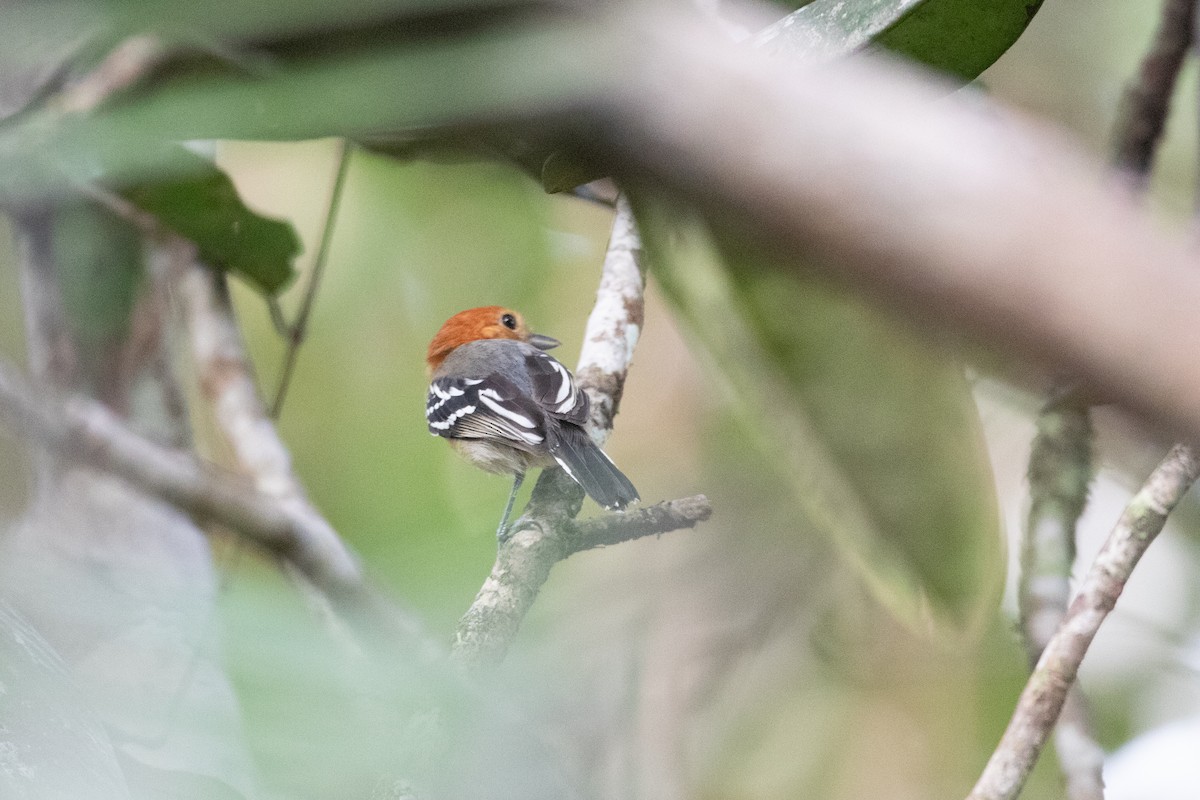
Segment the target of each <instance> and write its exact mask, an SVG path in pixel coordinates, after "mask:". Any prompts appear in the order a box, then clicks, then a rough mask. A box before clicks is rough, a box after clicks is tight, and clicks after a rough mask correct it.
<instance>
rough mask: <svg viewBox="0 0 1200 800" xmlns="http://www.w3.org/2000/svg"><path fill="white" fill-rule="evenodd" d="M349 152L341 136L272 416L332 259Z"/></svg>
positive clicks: (347, 142) (275, 415) (280, 406)
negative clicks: (310, 272)
mask: <svg viewBox="0 0 1200 800" xmlns="http://www.w3.org/2000/svg"><path fill="white" fill-rule="evenodd" d="M350 153H351V149H350V140H349V139H342V140H341V144H340V147H339V148H338V162H337V172H336V173H335V174H334V178H333V188H332V189H331V190H330V192H329V205H328V206H327V207H326V209H325V227H324V228H323V229H322V230H321V244H320V245H319V246H318V247H317V257H316V259H315V260H314V261H313V266H312V274H311V275H310V276H309V279H308V285H307V286H306V287H305V288H304V299H303V300H302V301H301V303H300V311H299V313H298V314H297V316H296V322H295V323H294V324H293V325H292V326H291V327H290V328H289V329H288V331H287V334H288V343H287V352H286V354H285V355H284V357H283V368H282V369H281V370H280V373H279V386H278V387H277V388H276V389H275V399H274V400H273V401H272V402H271V418H272V419H279V415H280V414H281V413H283V404H284V401H286V400H287V392H288V387H289V386H290V385H291V383H292V375H293V374H294V372H295V370H296V361H297V360H298V359H299V358H300V345H301V344H303V343H304V339H305V337H307V336H308V323H309V320H310V319H311V318H312V310H313V305H314V304H315V303H316V299H317V290H318V289H319V288H320V286H321V277H322V276H323V275H324V274H325V263H326V261H327V260H328V259H329V248H330V245H331V243H332V242H333V229H334V227H335V226H336V224H337V217H338V210H339V209H340V208H341V207H342V190H343V188H344V187H345V185H346V175H347V174H349V172H350ZM276 309H278V306H274V307H273V313H274V312H275V310H276Z"/></svg>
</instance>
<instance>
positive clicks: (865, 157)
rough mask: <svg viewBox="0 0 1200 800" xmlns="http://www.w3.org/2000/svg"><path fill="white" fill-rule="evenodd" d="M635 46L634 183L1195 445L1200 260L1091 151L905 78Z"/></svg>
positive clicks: (880, 68) (707, 50)
mask: <svg viewBox="0 0 1200 800" xmlns="http://www.w3.org/2000/svg"><path fill="white" fill-rule="evenodd" d="M638 30H639V33H640V34H641V36H640V38H639V39H638V42H639V44H638V46H637V47H636V49H635V52H634V53H633V54H631V55H629V58H630V59H631V62H632V63H630V64H627V65H626V69H627V70H628V72H629V73H631V74H634V75H651V74H653V75H654V76H655V78H654V80H637V79H632V80H626V81H624V82H623V83H622V84H621V85H620V87H619V88H617V89H615V90H614V91H615V93H616V96H615V97H612V98H609V103H608V105H607V106H606V108H608V109H609V110H610V111H609V113H608V114H607V115H606V116H604V117H603V118H602V119H600V120H598V123H597V124H598V126H599V132H600V137H599V141H600V144H599V145H598V146H599V147H601V148H602V149H603V151H604V153H603V154H598V157H604V155H605V154H607V157H608V158H609V159H610V161H611V162H615V167H616V171H617V174H618V176H619V177H622V178H624V179H625V180H626V182H627V183H630V184H633V185H637V182H638V181H641V182H643V183H642V185H645V184H647V183H648V184H650V185H652V186H654V187H655V189H656V190H658V191H660V192H661V191H667V192H670V193H672V194H673V195H675V196H682V197H685V198H686V199H687V201H688V202H690V203H695V204H696V205H698V206H699V207H700V208H702V209H703V210H705V211H706V212H707V214H708V215H709V217H710V219H712V220H714V221H715V222H716V224H718V225H719V226H721V227H722V228H723V229H725V230H728V231H735V232H736V233H737V234H738V235H739V238H738V241H741V242H746V243H752V244H753V246H755V247H758V248H761V249H762V250H764V251H767V252H769V253H771V254H772V255H773V256H775V257H773V258H771V259H767V262H768V265H769V266H768V268H773V269H780V270H783V271H798V270H804V271H805V272H806V274H811V272H812V270H813V269H814V268H815V269H817V270H820V272H821V274H823V275H824V276H827V277H828V278H830V279H833V280H835V281H837V282H838V283H840V284H841V285H843V286H849V287H850V288H852V289H854V290H855V291H857V292H858V293H859V294H860V295H861V296H863V297H865V298H866V299H868V300H870V301H872V302H873V303H875V304H877V305H880V306H883V307H885V308H886V309H888V310H889V311H890V312H891V313H894V314H902V315H904V316H905V317H906V318H908V319H911V320H913V321H914V322H916V323H919V324H921V325H923V326H925V327H926V328H928V329H933V330H935V331H942V332H949V333H951V334H953V335H954V336H956V337H958V338H960V339H966V340H968V341H970V342H972V343H975V344H977V345H979V346H981V347H984V348H986V349H987V350H988V351H989V352H992V353H1000V354H1003V355H1006V356H1011V357H1013V358H1014V359H1018V360H1020V361H1021V362H1022V363H1026V364H1031V365H1035V366H1037V367H1040V368H1043V369H1048V370H1050V371H1052V372H1057V373H1060V374H1062V373H1065V374H1071V375H1075V376H1078V377H1079V379H1080V380H1081V381H1082V382H1083V383H1084V384H1085V385H1086V386H1088V387H1089V388H1093V389H1096V390H1099V391H1100V392H1101V394H1102V395H1103V396H1105V397H1106V398H1112V399H1114V400H1119V401H1121V402H1123V403H1125V404H1127V405H1128V406H1129V407H1131V408H1133V409H1135V410H1137V411H1139V412H1141V413H1143V414H1146V415H1148V416H1150V417H1152V418H1155V419H1156V420H1158V421H1160V422H1166V423H1168V424H1169V425H1170V426H1172V427H1173V428H1175V429H1176V430H1181V431H1188V432H1189V433H1191V434H1194V435H1200V406H1197V404H1196V403H1195V398H1196V397H1197V396H1200V361H1198V360H1197V359H1196V358H1195V353H1196V352H1197V351H1200V328H1197V326H1196V325H1195V308H1197V307H1200V274H1198V273H1197V270H1196V269H1195V258H1194V254H1193V253H1192V252H1191V251H1190V249H1189V248H1188V247H1187V246H1186V244H1185V242H1184V241H1183V238H1182V237H1170V236H1164V235H1163V234H1162V233H1161V231H1159V230H1156V228H1155V226H1154V225H1153V223H1152V222H1151V220H1150V218H1149V217H1148V215H1146V214H1144V213H1142V212H1141V211H1140V210H1139V209H1137V208H1136V207H1135V205H1134V204H1133V203H1132V202H1130V200H1129V198H1128V197H1127V196H1125V194H1124V193H1122V192H1120V191H1116V190H1114V188H1113V186H1112V184H1111V179H1110V178H1106V177H1104V176H1103V175H1102V174H1101V171H1100V169H1099V167H1098V165H1096V164H1095V163H1094V162H1091V163H1089V162H1088V161H1087V160H1085V159H1084V158H1083V157H1082V156H1081V152H1080V150H1079V149H1078V148H1077V147H1076V146H1074V145H1072V144H1070V143H1068V142H1066V141H1065V140H1063V139H1062V138H1061V137H1060V136H1059V135H1057V134H1054V133H1052V132H1050V131H1049V130H1047V129H1045V128H1041V127H1037V126H1035V125H1033V124H1031V123H1030V122H1029V121H1028V120H1025V119H1021V118H1018V117H1017V116H1016V115H1014V114H1009V113H1007V112H1005V111H1004V110H1003V109H1002V108H999V107H997V106H995V105H993V104H990V103H987V102H986V101H981V100H980V99H979V98H969V99H968V98H956V97H950V98H948V97H946V96H945V87H942V86H940V85H938V84H936V83H934V82H933V81H932V80H931V79H930V78H929V76H927V75H921V74H918V73H917V72H916V71H914V70H911V69H908V68H905V67H903V66H901V65H898V64H896V63H893V62H888V63H887V64H886V65H885V64H882V63H880V62H878V61H876V60H874V59H872V58H865V57H864V58H854V59H847V60H844V61H839V62H836V63H831V64H827V65H822V66H819V67H811V66H809V67H806V66H805V65H804V64H802V63H798V62H796V61H795V60H792V59H789V58H783V57H779V58H774V59H772V58H768V57H766V56H765V55H763V54H761V53H757V52H755V51H753V50H750V49H746V48H735V47H732V46H730V45H729V44H728V42H725V41H724V40H723V39H722V38H721V37H720V36H717V35H715V34H714V33H713V32H712V31H711V30H708V29H707V28H706V27H704V26H703V25H701V24H699V23H696V22H689V21H688V20H685V19H677V18H674V17H673V18H671V19H670V20H668V21H666V22H664V21H663V20H661V19H659V20H657V21H651V22H645V23H643V24H642V25H640V26H639V28H638ZM654 31H663V32H664V33H661V34H660V35H657V36H655V35H654V33H653V32H654ZM666 31H669V32H670V33H669V35H668V34H667V33H665V32H666ZM638 54H644V55H638ZM639 59H640V60H639ZM746 142H753V143H754V146H753V147H747V146H746ZM897 209H903V213H897ZM792 254H796V255H798V256H800V257H798V258H793V257H791V256H792ZM1081 287H1091V288H1090V289H1089V290H1087V291H1082V290H1081ZM1131 309H1136V310H1137V312H1136V313H1131ZM1148 319H1152V320H1154V322H1155V324H1154V325H1147V324H1146V323H1145V321H1146V320H1148Z"/></svg>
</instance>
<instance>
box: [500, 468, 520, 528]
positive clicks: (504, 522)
mask: <svg viewBox="0 0 1200 800" xmlns="http://www.w3.org/2000/svg"><path fill="white" fill-rule="evenodd" d="M524 480H525V473H524V472H518V473H517V477H515V478H513V487H512V491H511V492H509V493H508V503H506V504H505V506H504V516H503V517H501V518H500V527H499V528H497V529H496V538H497V539H499V540H500V541H502V542H503V541H504V540H505V539H507V538H508V515H509V514H511V513H512V507H513V502H514V501H515V500H516V499H517V491H518V490H520V488H521V483H522V482H524Z"/></svg>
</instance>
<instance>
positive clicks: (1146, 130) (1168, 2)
mask: <svg viewBox="0 0 1200 800" xmlns="http://www.w3.org/2000/svg"><path fill="white" fill-rule="evenodd" d="M1195 14H1196V0H1164V2H1163V8H1162V17H1161V19H1160V21H1159V24H1158V30H1157V31H1156V33H1155V35H1154V41H1153V42H1152V43H1151V45H1150V51H1149V52H1148V53H1147V54H1146V56H1145V57H1144V58H1143V59H1142V62H1141V65H1140V67H1139V68H1138V74H1137V78H1136V79H1135V80H1134V81H1133V82H1132V83H1130V85H1129V86H1128V87H1127V88H1126V89H1125V94H1124V97H1123V98H1122V103H1121V118H1120V120H1119V121H1118V125H1117V131H1118V133H1117V138H1116V142H1115V152H1114V159H1113V160H1114V161H1115V163H1116V165H1117V167H1119V168H1121V169H1123V170H1126V171H1127V173H1128V174H1129V176H1130V179H1131V180H1132V181H1133V184H1134V188H1138V189H1140V188H1144V187H1145V183H1146V179H1147V177H1148V175H1149V174H1150V168H1151V166H1152V165H1153V163H1154V154H1155V152H1156V150H1157V149H1158V142H1159V139H1161V138H1162V133H1163V130H1164V129H1165V128H1166V124H1167V117H1168V115H1169V114H1170V111H1171V95H1172V94H1173V93H1174V90H1175V82H1176V80H1177V79H1178V77H1179V70H1180V68H1181V67H1182V66H1183V59H1184V57H1185V56H1186V55H1187V52H1188V50H1189V49H1190V48H1191V45H1192V37H1193V35H1194V30H1193V27H1194V24H1195V23H1194V18H1195Z"/></svg>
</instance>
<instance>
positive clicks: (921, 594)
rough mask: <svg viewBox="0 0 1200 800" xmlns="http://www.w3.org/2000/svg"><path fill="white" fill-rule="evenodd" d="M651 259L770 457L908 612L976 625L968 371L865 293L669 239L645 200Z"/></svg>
mask: <svg viewBox="0 0 1200 800" xmlns="http://www.w3.org/2000/svg"><path fill="white" fill-rule="evenodd" d="M640 211H641V220H642V222H643V234H644V237H645V240H646V243H647V247H648V252H649V254H650V259H651V266H652V268H653V269H654V270H655V274H656V275H657V276H658V277H659V279H660V280H661V282H662V284H663V285H664V287H665V289H666V291H667V294H668V296H669V297H670V299H671V301H672V302H673V303H674V305H675V307H676V309H677V311H678V313H679V314H680V316H681V317H682V319H683V321H684V323H685V325H686V326H687V327H688V328H689V329H690V331H691V333H692V335H693V336H694V337H695V338H696V339H697V340H698V342H699V344H700V345H701V347H702V349H703V351H704V352H705V353H706V354H707V356H708V357H709V358H710V359H711V361H712V364H713V366H714V368H715V370H716V371H717V373H718V374H719V375H720V376H721V378H723V380H724V383H725V385H726V387H727V388H728V390H729V391H730V393H731V394H732V395H733V398H734V402H735V404H736V411H737V412H738V414H739V415H740V416H741V417H742V421H743V423H744V424H745V427H746V430H747V432H748V433H749V434H750V437H751V439H752V441H753V442H754V443H755V444H756V445H757V446H758V447H759V448H760V449H761V451H762V454H763V456H764V458H763V463H764V464H765V465H768V468H771V469H775V470H778V471H779V472H780V473H782V474H783V475H784V476H785V477H786V478H787V479H788V480H789V481H790V483H791V486H792V487H793V490H794V491H793V497H794V499H795V502H796V506H797V508H798V509H799V510H800V511H801V513H802V514H803V516H804V518H805V519H806V520H807V522H808V524H809V525H811V526H812V527H813V528H814V529H816V530H817V531H819V532H821V533H823V534H825V535H827V536H829V537H831V538H832V539H833V541H834V542H835V543H836V544H837V545H838V546H839V548H840V550H841V552H842V553H843V555H845V556H846V557H847V558H848V560H849V562H850V563H851V564H852V565H854V566H855V567H857V568H858V569H859V570H860V571H861V573H862V574H863V575H864V577H865V578H866V581H867V583H868V584H869V586H870V587H871V588H872V590H873V591H874V592H875V594H876V595H877V596H878V597H879V598H880V599H881V600H882V601H883V602H884V603H885V604H886V605H887V606H888V607H889V608H891V609H892V610H893V611H894V612H895V613H896V614H897V615H898V616H899V617H900V618H901V619H904V620H906V621H907V622H909V623H915V624H917V625H920V624H921V623H922V622H923V621H926V620H928V619H929V618H932V620H933V621H935V622H938V623H942V624H949V625H950V626H951V627H952V628H955V629H966V628H974V627H975V625H976V624H977V623H978V622H979V621H980V620H981V619H982V618H983V616H984V614H985V613H986V612H987V611H990V610H991V608H992V606H993V604H994V602H995V601H996V599H997V597H998V591H999V588H1000V583H1001V579H1002V569H1003V560H1002V559H1001V553H1000V545H1001V538H1000V531H999V522H998V514H997V508H996V500H995V498H994V489H993V484H992V479H991V474H990V469H989V467H988V465H987V462H986V458H985V456H984V452H983V449H982V436H981V431H980V428H979V423H978V419H977V416H976V410H975V406H974V403H973V401H972V398H971V395H970V392H969V391H968V388H967V385H966V381H965V379H964V377H963V375H962V371H961V369H960V366H959V365H958V364H957V363H956V362H955V361H954V360H953V359H952V358H950V357H949V356H947V355H946V354H944V353H941V352H938V351H937V350H935V349H933V348H931V347H930V346H929V345H927V344H926V343H925V342H923V341H921V340H919V339H917V338H916V337H915V336H914V335H913V334H912V333H911V332H909V331H907V330H905V329H904V328H902V327H900V326H899V325H897V324H896V323H894V322H892V321H890V320H887V319H885V318H883V317H881V316H880V315H879V314H878V313H876V312H874V311H873V310H872V309H870V308H868V307H866V306H864V305H863V304H862V303H861V302H860V301H859V300H857V298H855V297H853V296H851V295H848V294H845V293H842V292H838V291H834V290H832V289H830V288H829V287H827V286H825V285H823V284H820V283H818V282H816V281H815V280H803V281H802V280H800V279H797V278H794V277H791V276H788V277H781V276H778V275H777V274H775V273H772V272H770V271H766V270H759V269H757V268H756V264H755V262H754V257H752V256H750V255H748V254H747V253H744V252H732V251H731V252H729V253H728V254H727V258H726V262H727V264H728V267H726V266H723V265H722V264H720V263H719V262H718V261H717V260H716V258H715V257H714V252H713V251H712V250H711V249H706V248H705V247H697V246H695V244H696V242H697V240H698V239H699V240H700V241H703V236H704V234H703V233H702V232H701V231H699V230H697V229H696V228H694V227H693V228H691V229H690V230H688V231H687V234H688V235H687V237H686V239H684V240H681V242H683V241H687V242H690V244H689V245H688V246H686V247H683V248H682V249H677V248H673V247H671V245H670V244H669V241H668V235H667V231H666V230H665V228H664V219H663V218H660V217H659V216H658V215H657V214H656V213H654V212H653V210H652V209H649V208H642V209H640Z"/></svg>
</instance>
